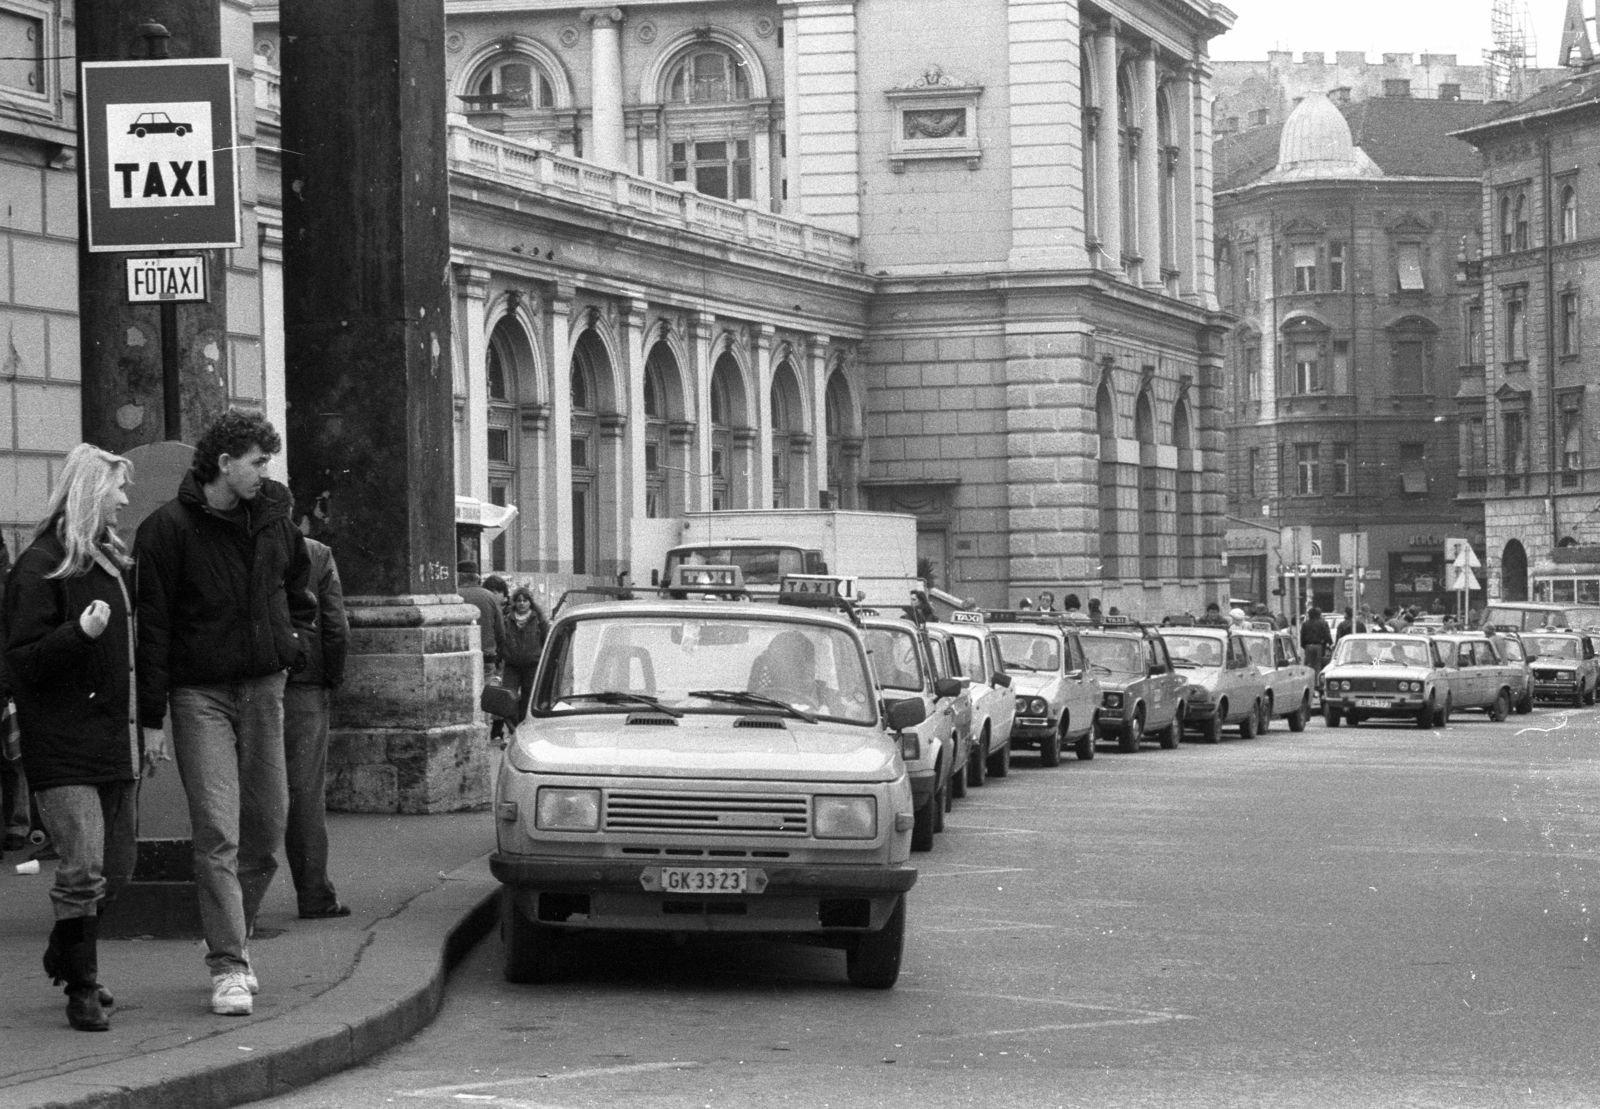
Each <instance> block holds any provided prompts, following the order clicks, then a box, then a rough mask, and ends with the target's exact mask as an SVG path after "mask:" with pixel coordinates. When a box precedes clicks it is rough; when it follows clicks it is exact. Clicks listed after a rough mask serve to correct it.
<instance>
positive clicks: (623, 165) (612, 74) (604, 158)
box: [581, 8, 628, 170]
mask: <svg viewBox="0 0 1600 1109" xmlns="http://www.w3.org/2000/svg"><path fill="white" fill-rule="evenodd" d="M581 15H582V18H583V20H584V21H585V22H586V23H588V24H589V28H590V29H589V112H590V116H589V118H590V127H591V133H590V136H589V139H590V141H589V142H588V143H586V144H584V149H585V150H586V151H587V152H588V158H589V161H591V162H597V163H599V164H600V165H603V166H606V167H608V168H610V169H622V170H625V169H627V168H628V151H627V141H626V135H625V133H624V128H623V121H622V9H621V8H585V9H584V10H583V12H582V13H581Z"/></svg>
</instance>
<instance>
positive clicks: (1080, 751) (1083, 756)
mask: <svg viewBox="0 0 1600 1109" xmlns="http://www.w3.org/2000/svg"><path fill="white" fill-rule="evenodd" d="M1098 726H1099V721H1093V722H1091V723H1090V724H1089V730H1088V731H1086V732H1084V733H1083V734H1082V735H1081V736H1079V737H1078V741H1077V743H1076V744H1075V745H1074V746H1073V754H1075V755H1077V756H1078V760H1079V761H1080V762H1088V761H1089V760H1090V759H1092V758H1094V733H1095V730H1096V728H1098Z"/></svg>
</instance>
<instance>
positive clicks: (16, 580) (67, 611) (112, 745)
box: [4, 530, 139, 790]
mask: <svg viewBox="0 0 1600 1109" xmlns="http://www.w3.org/2000/svg"><path fill="white" fill-rule="evenodd" d="M65 556H66V549H65V548H64V547H63V546H62V543H61V539H60V537H59V536H57V535H56V533H55V531H54V530H51V531H48V532H46V533H45V534H44V535H41V536H40V537H39V538H38V539H36V540H34V541H33V543H32V544H31V545H30V546H29V547H28V549H27V550H26V551H23V552H22V556H21V557H20V558H18V559H17V564H16V566H14V567H12V570H11V575H10V577H9V578H8V579H7V581H6V590H5V606H4V611H5V625H6V628H7V629H8V636H7V640H6V652H5V656H6V663H7V665H8V666H9V667H10V670H11V676H12V695H13V696H14V697H15V698H16V702H17V717H18V720H19V722H20V723H21V725H22V766H23V770H24V771H25V772H26V773H27V776H28V785H29V787H30V788H32V789H35V790H41V789H52V788H54V787H56V786H74V785H101V784H103V783H106V782H126V781H132V780H134V779H135V778H137V777H138V776H139V737H138V733H137V729H136V728H134V727H133V726H132V725H131V724H130V723H129V719H128V710H129V707H130V706H129V700H128V692H129V690H128V682H129V675H128V652H129V650H130V649H131V644H130V643H129V642H128V639H129V636H128V606H127V604H126V603H125V601H124V594H123V589H124V587H125V588H126V589H127V597H128V598H131V597H132V596H133V580H132V575H131V574H129V573H126V572H124V573H122V574H121V577H122V583H123V584H122V585H118V584H117V578H116V576H113V575H112V574H110V573H109V572H107V571H106V569H105V568H103V567H101V566H100V565H98V564H95V565H93V566H90V567H89V569H88V570H87V571H86V572H84V573H82V574H75V575H73V576H72V577H69V578H51V577H49V575H50V574H51V573H52V572H53V571H54V570H55V568H56V567H57V566H60V565H61V561H62V559H63V558H64V557H65ZM95 601H104V602H105V603H106V604H107V605H109V606H110V607H111V620H110V622H109V623H108V624H107V625H106V630H105V631H104V632H102V633H101V634H100V635H99V637H98V638H94V639H91V638H89V635H88V634H87V633H86V632H85V631H84V630H83V628H82V627H81V626H80V625H79V623H78V618H79V616H81V615H82V614H83V610H84V609H86V608H88V607H89V606H90V605H91V604H93V603H94V602H95Z"/></svg>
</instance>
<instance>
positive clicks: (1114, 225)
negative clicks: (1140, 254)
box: [1094, 17, 1122, 274]
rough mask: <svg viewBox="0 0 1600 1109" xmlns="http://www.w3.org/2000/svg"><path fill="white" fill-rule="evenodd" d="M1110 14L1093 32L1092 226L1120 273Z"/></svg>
mask: <svg viewBox="0 0 1600 1109" xmlns="http://www.w3.org/2000/svg"><path fill="white" fill-rule="evenodd" d="M1119 27H1120V24H1119V23H1118V22H1117V21H1116V20H1115V19H1112V18H1110V17H1107V18H1106V20H1105V22H1104V23H1102V24H1101V25H1100V26H1099V27H1097V28H1096V29H1095V32H1094V65H1095V70H1096V71H1097V76H1098V77H1099V78H1100V85H1099V88H1100V124H1099V129H1100V147H1099V149H1100V155H1099V161H1098V163H1097V164H1096V166H1095V171H1096V172H1095V202H1096V206H1097V210H1096V212H1095V226H1096V227H1097V228H1098V229H1099V231H1100V253H1101V257H1102V258H1103V260H1104V263H1105V265H1104V268H1105V269H1108V270H1110V271H1111V272H1112V273H1117V274H1120V273H1122V157H1121V151H1120V149H1119V148H1118V144H1119V143H1120V142H1121V141H1122V136H1121V130H1122V106H1121V103H1120V102H1119V101H1118V99H1117V31H1118V29H1119Z"/></svg>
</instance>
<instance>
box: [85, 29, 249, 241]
mask: <svg viewBox="0 0 1600 1109" xmlns="http://www.w3.org/2000/svg"><path fill="white" fill-rule="evenodd" d="M233 93H234V67H233V62H232V61H230V60H229V59H227V58H179V59H168V60H163V61H157V62H84V63H83V65H82V72H81V74H80V84H79V98H80V101H81V102H82V104H83V120H82V133H83V136H84V182H85V187H86V189H87V193H88V195H87V197H86V200H87V209H88V214H89V218H88V227H87V237H88V241H89V249H90V250H91V251H96V252H108V251H129V250H172V249H203V248H209V247H236V246H239V245H240V241H241V240H240V226H239V193H238V179H239V174H238V159H237V157H236V154H235V146H236V142H237V140H236V138H235V135H236V134H237V133H238V129H237V125H236V122H235V117H234V101H233Z"/></svg>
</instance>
